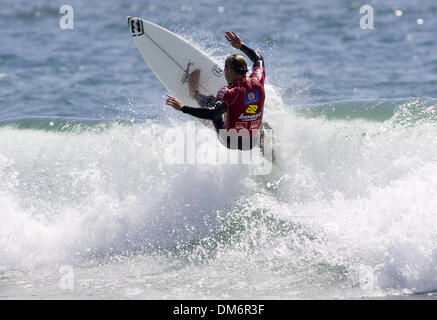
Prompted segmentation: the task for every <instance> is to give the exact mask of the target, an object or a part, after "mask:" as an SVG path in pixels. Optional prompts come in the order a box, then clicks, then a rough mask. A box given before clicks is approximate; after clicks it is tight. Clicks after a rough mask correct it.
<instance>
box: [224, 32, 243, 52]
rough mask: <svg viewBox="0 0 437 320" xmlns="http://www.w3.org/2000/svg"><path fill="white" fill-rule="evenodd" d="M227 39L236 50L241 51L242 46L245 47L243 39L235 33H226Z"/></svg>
mask: <svg viewBox="0 0 437 320" xmlns="http://www.w3.org/2000/svg"><path fill="white" fill-rule="evenodd" d="M225 38H226V40H228V41H229V42H230V43H231V46H233V47H234V48H235V49H238V50H240V48H241V46H242V45H243V41H242V40H241V38H240V37H239V36H238V35H237V34H236V33H235V32H233V31H226V33H225Z"/></svg>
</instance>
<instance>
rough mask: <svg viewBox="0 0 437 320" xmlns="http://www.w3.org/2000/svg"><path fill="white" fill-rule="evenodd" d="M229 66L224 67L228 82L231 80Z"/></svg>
mask: <svg viewBox="0 0 437 320" xmlns="http://www.w3.org/2000/svg"><path fill="white" fill-rule="evenodd" d="M231 71H232V70H231V68H229V66H226V67H225V78H226V81H227V82H230V81H231V78H232V77H231Z"/></svg>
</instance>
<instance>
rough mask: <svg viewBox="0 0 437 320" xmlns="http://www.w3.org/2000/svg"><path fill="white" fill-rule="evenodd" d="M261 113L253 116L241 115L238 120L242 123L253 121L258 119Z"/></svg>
mask: <svg viewBox="0 0 437 320" xmlns="http://www.w3.org/2000/svg"><path fill="white" fill-rule="evenodd" d="M260 115H261V113H255V114H251V115H245V114H244V113H242V114H241V115H240V116H239V117H238V119H239V120H242V121H254V120H256V119H258V118H259V117H260Z"/></svg>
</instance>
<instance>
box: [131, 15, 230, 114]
mask: <svg viewBox="0 0 437 320" xmlns="http://www.w3.org/2000/svg"><path fill="white" fill-rule="evenodd" d="M127 22H128V25H129V29H130V32H131V34H132V37H133V38H134V41H135V44H136V45H137V47H138V50H140V52H141V55H142V56H143V58H144V60H146V62H147V64H148V65H149V67H150V69H152V71H153V72H154V73H155V75H156V77H157V78H158V79H159V80H160V81H161V83H162V84H163V85H164V87H165V88H167V90H168V91H169V92H170V93H171V94H172V95H174V96H175V97H176V98H177V99H179V100H180V101H181V102H182V104H184V105H189V106H193V107H194V106H197V102H196V101H195V100H194V99H192V98H191V97H190V96H189V94H188V83H187V77H188V75H189V74H190V73H191V72H192V71H194V70H196V69H200V70H201V72H200V87H199V89H200V90H199V91H200V93H202V94H208V95H214V96H215V95H216V94H217V91H218V90H219V89H220V88H221V87H222V86H225V85H226V80H225V77H224V74H223V69H222V67H221V66H220V65H219V63H218V62H217V61H215V60H214V59H213V58H211V57H209V56H208V55H207V54H205V53H204V52H202V50H200V49H198V48H196V47H195V46H193V45H192V44H191V43H189V42H188V41H186V40H185V39H183V38H181V37H180V36H178V35H176V34H174V33H173V32H170V31H169V30H167V29H165V28H163V27H160V26H158V25H156V24H154V23H151V22H149V21H146V20H142V19H139V18H133V17H127Z"/></svg>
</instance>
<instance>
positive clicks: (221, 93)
mask: <svg viewBox="0 0 437 320" xmlns="http://www.w3.org/2000/svg"><path fill="white" fill-rule="evenodd" d="M226 90H227V89H226V88H221V89H220V90H219V91H218V92H217V99H223V98H224V97H225V93H226Z"/></svg>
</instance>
